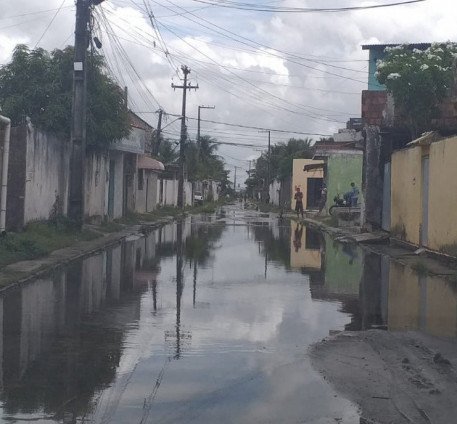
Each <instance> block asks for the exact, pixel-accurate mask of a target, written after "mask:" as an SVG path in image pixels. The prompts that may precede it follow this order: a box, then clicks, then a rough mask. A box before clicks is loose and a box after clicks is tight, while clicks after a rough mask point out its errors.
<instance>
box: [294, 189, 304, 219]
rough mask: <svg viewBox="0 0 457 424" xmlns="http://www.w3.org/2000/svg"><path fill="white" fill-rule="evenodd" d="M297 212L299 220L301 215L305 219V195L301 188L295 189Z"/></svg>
mask: <svg viewBox="0 0 457 424" xmlns="http://www.w3.org/2000/svg"><path fill="white" fill-rule="evenodd" d="M294 199H295V212H296V213H297V218H298V216H299V214H300V213H301V217H302V218H303V193H302V192H301V191H300V187H296V188H295V195H294Z"/></svg>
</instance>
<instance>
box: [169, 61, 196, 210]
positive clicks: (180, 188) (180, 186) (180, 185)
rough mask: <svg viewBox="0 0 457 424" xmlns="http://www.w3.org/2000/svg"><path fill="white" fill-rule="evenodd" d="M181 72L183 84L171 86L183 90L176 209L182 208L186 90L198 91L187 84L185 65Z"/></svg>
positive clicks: (188, 72) (188, 71)
mask: <svg viewBox="0 0 457 424" xmlns="http://www.w3.org/2000/svg"><path fill="white" fill-rule="evenodd" d="M181 70H182V72H183V74H184V84H183V85H175V84H171V86H172V88H174V89H175V90H176V89H177V88H179V89H182V90H183V94H182V116H181V139H180V141H179V179H178V208H183V207H184V143H185V142H186V101H187V90H192V89H195V90H197V89H198V84H197V85H194V86H193V85H191V84H190V83H189V84H188V83H187V75H189V74H190V69H189V68H188V67H187V66H186V65H182V66H181Z"/></svg>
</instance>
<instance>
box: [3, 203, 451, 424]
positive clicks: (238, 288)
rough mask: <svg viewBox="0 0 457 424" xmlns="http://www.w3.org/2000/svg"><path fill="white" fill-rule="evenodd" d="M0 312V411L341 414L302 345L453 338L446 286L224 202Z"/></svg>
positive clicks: (155, 416) (351, 419)
mask: <svg viewBox="0 0 457 424" xmlns="http://www.w3.org/2000/svg"><path fill="white" fill-rule="evenodd" d="M180 240H182V243H181V242H179V241H180ZM0 319H2V322H3V324H2V327H0V328H2V330H3V334H2V335H1V337H0V352H1V354H0V358H1V361H2V362H1V363H0V384H1V388H2V392H1V393H2V394H1V412H0V416H1V419H2V422H22V421H32V422H40V423H54V422H64V423H82V422H84V423H163V424H165V423H313V424H314V423H316V424H317V423H319V424H321V423H322V424H324V423H347V424H350V423H351V424H352V423H358V422H359V410H358V407H357V406H356V405H355V404H353V403H351V402H350V401H348V400H346V399H344V398H342V397H341V396H340V395H338V394H337V393H336V392H335V391H334V390H333V389H332V387H331V386H330V385H329V384H328V383H327V382H326V381H325V380H324V379H323V378H322V376H321V375H320V374H319V373H318V372H317V371H316V370H315V369H314V368H313V367H312V365H311V362H310V358H309V354H308V348H309V347H310V346H311V345H312V344H314V343H316V342H319V341H320V340H321V339H323V338H324V337H326V336H328V335H329V334H332V333H333V332H335V331H341V330H354V331H357V330H362V329H370V328H381V329H388V330H391V331H405V330H420V331H423V332H424V333H427V334H430V335H433V336H440V337H450V338H454V337H455V336H456V332H457V292H456V291H455V290H454V289H453V287H452V286H451V285H449V284H448V283H447V282H446V281H445V280H444V279H440V278H438V277H425V276H423V275H422V276H421V275H419V274H417V273H415V272H414V271H413V270H411V269H410V268H407V267H405V266H402V265H400V264H398V263H394V262H392V261H390V260H389V259H388V258H387V257H385V256H382V255H379V254H375V253H367V252H364V251H362V250H361V249H360V248H358V247H356V246H349V245H342V244H339V243H337V242H334V241H333V240H332V239H331V238H330V237H328V236H327V235H323V234H321V233H319V232H316V231H313V230H311V229H309V228H306V227H303V226H301V225H298V224H296V223H294V222H290V221H288V220H279V219H278V218H277V217H276V216H272V217H269V216H268V215H264V214H260V213H258V212H255V211H244V210H243V209H242V208H241V206H229V207H226V208H225V209H224V210H222V211H221V212H219V213H218V214H215V215H211V216H197V217H190V218H187V219H186V220H185V221H183V222H181V223H175V224H172V225H168V226H166V227H163V228H161V229H158V230H154V231H152V232H150V233H149V234H145V235H144V236H141V237H140V236H135V237H130V238H129V239H127V240H126V241H125V242H123V243H122V244H119V245H117V246H114V247H111V248H109V249H107V250H106V251H104V252H101V253H99V254H97V255H94V256H92V257H89V258H87V259H84V260H83V261H80V262H76V263H74V264H72V265H71V266H69V267H68V268H64V269H62V270H59V271H56V272H55V273H54V274H53V275H51V276H49V277H48V278H42V279H40V280H37V281H34V282H32V283H30V284H28V285H27V286H24V287H23V288H21V289H16V290H14V291H9V292H7V293H5V295H4V296H3V297H2V298H1V299H0Z"/></svg>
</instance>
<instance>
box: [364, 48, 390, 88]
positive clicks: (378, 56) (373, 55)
mask: <svg viewBox="0 0 457 424" xmlns="http://www.w3.org/2000/svg"><path fill="white" fill-rule="evenodd" d="M385 57H386V53H384V49H370V55H369V59H368V90H373V91H385V90H386V86H385V85H383V84H380V83H379V82H378V80H377V78H376V76H375V72H376V62H377V61H378V60H382V59H384V58H385Z"/></svg>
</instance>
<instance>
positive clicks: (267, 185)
mask: <svg viewBox="0 0 457 424" xmlns="http://www.w3.org/2000/svg"><path fill="white" fill-rule="evenodd" d="M260 132H263V133H268V156H267V178H268V179H267V183H266V187H265V191H266V193H269V191H270V180H271V175H270V174H271V170H270V162H271V156H270V155H271V131H270V130H263V131H260ZM265 196H266V195H265Z"/></svg>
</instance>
